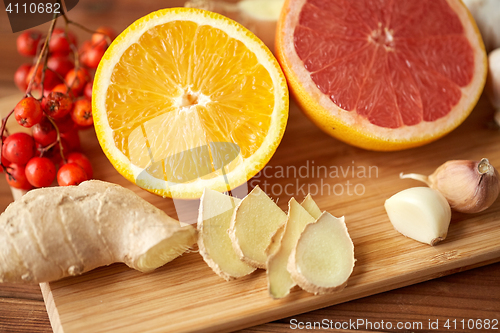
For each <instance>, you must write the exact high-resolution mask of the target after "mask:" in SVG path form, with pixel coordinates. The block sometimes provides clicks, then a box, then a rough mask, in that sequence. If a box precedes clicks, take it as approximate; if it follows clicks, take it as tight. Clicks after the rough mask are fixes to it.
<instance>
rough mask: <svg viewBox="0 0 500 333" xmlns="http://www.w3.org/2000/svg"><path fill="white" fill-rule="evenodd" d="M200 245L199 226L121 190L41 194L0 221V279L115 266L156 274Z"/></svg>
mask: <svg viewBox="0 0 500 333" xmlns="http://www.w3.org/2000/svg"><path fill="white" fill-rule="evenodd" d="M195 242H196V229H195V228H193V227H192V226H187V227H181V225H180V223H179V222H178V221H176V220H174V219H172V218H171V217H169V216H168V215H166V214H165V213H164V212H163V211H162V210H160V209H158V208H156V207H154V206H153V205H151V204H150V203H148V202H146V201H145V200H143V199H141V198H140V197H138V196H137V195H136V194H134V193H133V192H132V191H130V190H127V189H125V188H123V187H121V186H118V185H114V184H110V183H106V182H102V181H98V180H90V181H86V182H83V183H81V184H80V185H79V186H68V187H52V188H41V189H36V190H33V191H30V192H28V193H27V194H26V195H24V196H23V197H22V198H21V199H19V200H17V201H15V202H14V203H12V204H10V205H9V207H7V209H6V210H5V212H4V213H2V215H1V216H0V282H24V283H40V282H48V281H54V280H58V279H61V278H64V277H67V276H74V275H79V274H82V273H84V272H87V271H90V270H92V269H94V268H96V267H99V266H104V265H110V264H112V263H115V262H123V263H125V264H126V265H128V266H129V267H131V268H134V269H136V270H139V271H141V272H149V271H152V270H154V269H156V268H158V267H160V266H162V265H164V264H165V263H167V262H169V261H171V260H173V259H175V258H177V257H178V256H180V255H181V254H182V253H184V252H185V251H186V250H187V249H188V248H190V247H191V246H192V245H193V244H194V243H195Z"/></svg>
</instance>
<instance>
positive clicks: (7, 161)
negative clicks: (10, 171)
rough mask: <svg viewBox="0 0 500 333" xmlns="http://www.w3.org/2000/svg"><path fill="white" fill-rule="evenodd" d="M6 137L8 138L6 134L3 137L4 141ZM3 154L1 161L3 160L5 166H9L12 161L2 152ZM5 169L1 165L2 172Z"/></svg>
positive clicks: (0, 170)
mask: <svg viewBox="0 0 500 333" xmlns="http://www.w3.org/2000/svg"><path fill="white" fill-rule="evenodd" d="M5 139H6V137H5V136H4V137H3V141H5ZM1 155H2V159H1V161H2V165H3V166H4V167H8V166H9V165H10V164H11V163H10V161H9V160H8V159H6V158H5V156H4V154H1ZM3 171H4V170H3V168H2V167H0V172H3Z"/></svg>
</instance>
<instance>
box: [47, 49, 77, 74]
mask: <svg viewBox="0 0 500 333" xmlns="http://www.w3.org/2000/svg"><path fill="white" fill-rule="evenodd" d="M47 67H48V68H50V69H52V70H53V71H54V72H56V73H57V74H59V75H61V76H62V77H65V76H66V74H68V72H69V71H70V70H72V69H73V68H74V67H75V64H73V61H71V60H70V59H69V58H68V57H66V56H63V55H58V54H56V55H53V56H51V57H49V59H48V60H47Z"/></svg>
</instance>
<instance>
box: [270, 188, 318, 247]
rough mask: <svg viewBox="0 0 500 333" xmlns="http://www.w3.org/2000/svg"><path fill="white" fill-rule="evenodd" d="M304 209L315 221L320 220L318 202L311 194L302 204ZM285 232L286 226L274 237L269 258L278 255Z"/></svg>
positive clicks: (277, 231)
mask: <svg viewBox="0 0 500 333" xmlns="http://www.w3.org/2000/svg"><path fill="white" fill-rule="evenodd" d="M300 205H301V206H302V207H304V209H305V210H306V211H307V212H308V213H309V215H311V216H312V217H314V219H318V218H319V217H320V216H321V210H320V209H319V207H318V205H317V204H316V202H315V201H314V200H313V198H312V197H311V193H309V194H307V196H306V197H305V198H304V200H303V201H302V203H301V204H300ZM284 232H285V225H283V226H281V227H280V228H279V229H278V230H276V233H275V234H274V235H273V237H272V239H271V243H270V244H269V246H268V247H267V249H266V254H267V256H268V257H269V256H270V255H271V254H274V253H276V251H278V249H279V247H280V243H281V238H282V237H283V233H284Z"/></svg>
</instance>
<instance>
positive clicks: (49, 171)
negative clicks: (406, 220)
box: [0, 22, 115, 190]
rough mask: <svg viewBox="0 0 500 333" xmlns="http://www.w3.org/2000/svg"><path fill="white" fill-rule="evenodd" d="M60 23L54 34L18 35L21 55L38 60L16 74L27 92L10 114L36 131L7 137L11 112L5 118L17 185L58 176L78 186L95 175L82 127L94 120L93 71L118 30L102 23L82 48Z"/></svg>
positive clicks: (5, 166)
mask: <svg viewBox="0 0 500 333" xmlns="http://www.w3.org/2000/svg"><path fill="white" fill-rule="evenodd" d="M54 25H55V22H54V24H53V25H52V27H51V30H52V33H50V31H49V34H50V36H49V37H45V38H44V36H43V35H42V33H41V32H38V31H35V30H29V31H26V32H24V33H22V34H21V35H20V36H19V37H18V39H17V50H18V52H19V54H21V55H23V56H26V57H32V58H33V61H32V63H25V64H23V65H21V66H20V67H19V68H18V69H17V71H16V73H15V75H14V82H15V84H16V85H17V86H18V88H19V89H21V90H22V91H25V92H26V95H25V97H24V98H23V99H22V100H21V101H20V102H19V103H18V104H17V105H16V107H15V108H14V110H12V112H11V113H10V114H9V116H10V115H12V114H14V117H15V119H16V121H17V122H18V123H19V124H20V125H21V126H24V127H27V128H31V132H32V135H29V134H26V133H23V132H19V133H14V134H11V135H9V136H6V137H5V136H3V135H4V132H6V131H5V123H6V122H7V118H8V117H7V118H5V119H4V120H3V122H2V128H1V134H2V136H1V137H0V138H1V141H2V147H1V166H2V171H6V178H7V182H8V183H9V185H10V186H12V187H14V188H19V189H24V190H29V189H31V188H33V187H45V186H50V185H51V184H52V183H53V182H54V179H56V177H57V183H58V184H59V185H60V186H67V185H77V184H79V183H81V182H83V181H85V180H87V179H91V178H92V176H93V172H92V165H91V164H90V161H89V159H88V158H87V157H86V156H85V155H84V154H82V153H81V152H80V151H79V150H80V138H79V135H78V131H79V130H81V129H86V128H89V127H91V126H92V125H93V118H92V103H91V99H92V81H93V80H92V79H93V71H94V70H95V69H96V68H97V66H98V65H99V62H100V60H101V58H102V56H103V55H104V52H105V51H106V49H107V48H108V46H109V44H110V43H111V41H112V40H113V39H114V38H115V32H114V31H113V30H112V29H111V28H108V27H101V28H99V29H98V30H96V31H95V32H94V33H93V34H92V37H91V39H90V40H87V41H85V42H84V43H83V44H82V45H81V47H80V48H79V49H78V44H77V39H76V36H75V35H74V34H73V33H72V32H71V31H69V30H67V29H61V28H54ZM42 44H43V46H42ZM34 94H38V95H39V96H40V98H35V97H34V96H33V95H34Z"/></svg>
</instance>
